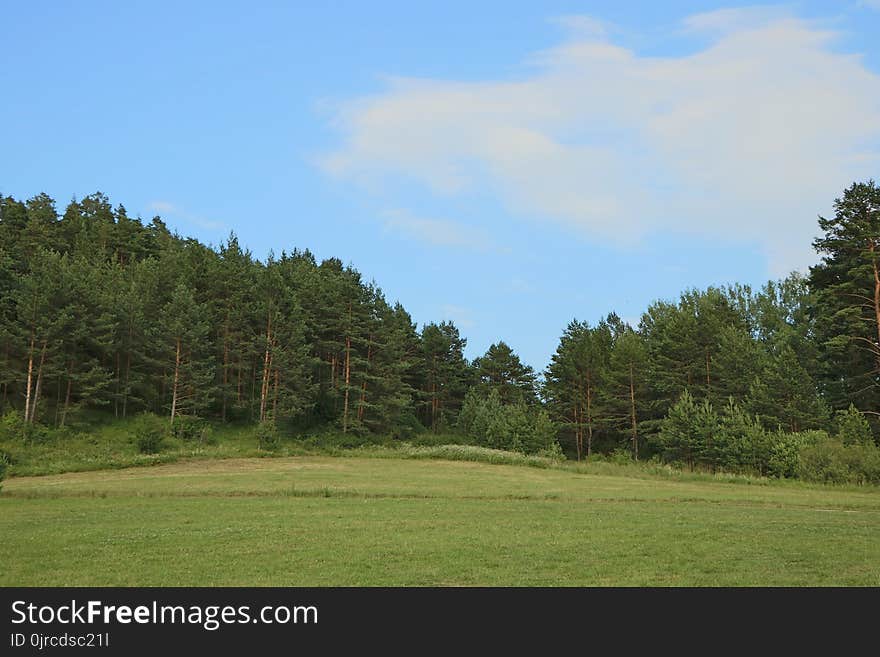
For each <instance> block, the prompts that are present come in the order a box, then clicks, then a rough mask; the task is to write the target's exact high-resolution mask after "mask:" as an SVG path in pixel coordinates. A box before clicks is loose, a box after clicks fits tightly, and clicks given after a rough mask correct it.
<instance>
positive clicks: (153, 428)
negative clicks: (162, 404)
mask: <svg viewBox="0 0 880 657" xmlns="http://www.w3.org/2000/svg"><path fill="white" fill-rule="evenodd" d="M132 434H133V437H134V442H135V445H136V446H137V449H138V451H139V452H140V453H141V454H157V453H159V452H160V451H162V443H163V441H164V439H165V437H166V436H167V435H168V430H167V424H166V422H165V421H164V420H162V419H161V418H159V417H158V416H156V415H154V414H153V413H141V414H140V415H138V416H137V417H136V418H135V420H134V422H133V427H132Z"/></svg>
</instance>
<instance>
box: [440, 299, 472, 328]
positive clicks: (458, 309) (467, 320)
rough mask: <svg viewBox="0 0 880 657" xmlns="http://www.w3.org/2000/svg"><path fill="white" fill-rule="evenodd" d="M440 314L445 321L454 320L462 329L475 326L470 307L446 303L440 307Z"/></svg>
mask: <svg viewBox="0 0 880 657" xmlns="http://www.w3.org/2000/svg"><path fill="white" fill-rule="evenodd" d="M440 315H441V316H442V318H443V320H444V321H446V320H452V322H453V323H454V324H455V325H456V326H457V327H458V328H460V329H472V328H474V326H475V323H474V320H473V317H472V315H471V311H470V309H469V308H464V307H462V306H455V305H452V304H446V305H443V306H441V307H440Z"/></svg>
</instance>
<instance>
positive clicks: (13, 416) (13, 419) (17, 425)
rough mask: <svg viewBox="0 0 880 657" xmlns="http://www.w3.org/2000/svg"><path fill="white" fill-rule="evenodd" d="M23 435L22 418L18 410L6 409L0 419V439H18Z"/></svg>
mask: <svg viewBox="0 0 880 657" xmlns="http://www.w3.org/2000/svg"><path fill="white" fill-rule="evenodd" d="M23 437H24V418H23V417H22V416H21V413H19V412H18V411H14V410H10V411H6V414H5V415H4V416H3V418H2V419H0V440H19V439H21V438H23Z"/></svg>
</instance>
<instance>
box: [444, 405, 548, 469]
mask: <svg viewBox="0 0 880 657" xmlns="http://www.w3.org/2000/svg"><path fill="white" fill-rule="evenodd" d="M458 428H459V431H461V432H462V433H464V434H465V435H466V436H469V437H470V438H472V439H473V441H474V442H475V443H476V444H478V445H480V446H483V447H489V448H492V449H499V450H506V451H512V452H520V453H522V454H536V453H538V452H541V451H544V450H552V449H553V445H554V443H556V427H555V426H554V424H553V422H552V421H551V420H550V416H549V415H547V412H546V411H545V410H544V409H542V408H532V407H529V406H527V405H526V404H525V403H524V402H517V403H514V404H504V403H502V401H501V396H500V395H499V394H498V391H497V390H491V391H490V392H489V394H488V395H486V396H485V397H483V396H482V395H481V394H480V393H479V392H477V391H475V390H471V391H469V392H468V394H467V395H466V396H465V400H464V404H463V405H462V409H461V413H460V415H459V420H458Z"/></svg>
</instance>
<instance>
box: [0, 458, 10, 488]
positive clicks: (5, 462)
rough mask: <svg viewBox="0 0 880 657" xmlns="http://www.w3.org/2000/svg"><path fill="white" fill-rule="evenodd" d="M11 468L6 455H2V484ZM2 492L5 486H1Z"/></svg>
mask: <svg viewBox="0 0 880 657" xmlns="http://www.w3.org/2000/svg"><path fill="white" fill-rule="evenodd" d="M8 467H9V462H8V461H7V460H6V454H3V453H0V483H2V482H3V480H4V479H5V478H6V470H7V469H8ZM0 490H3V486H0Z"/></svg>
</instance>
